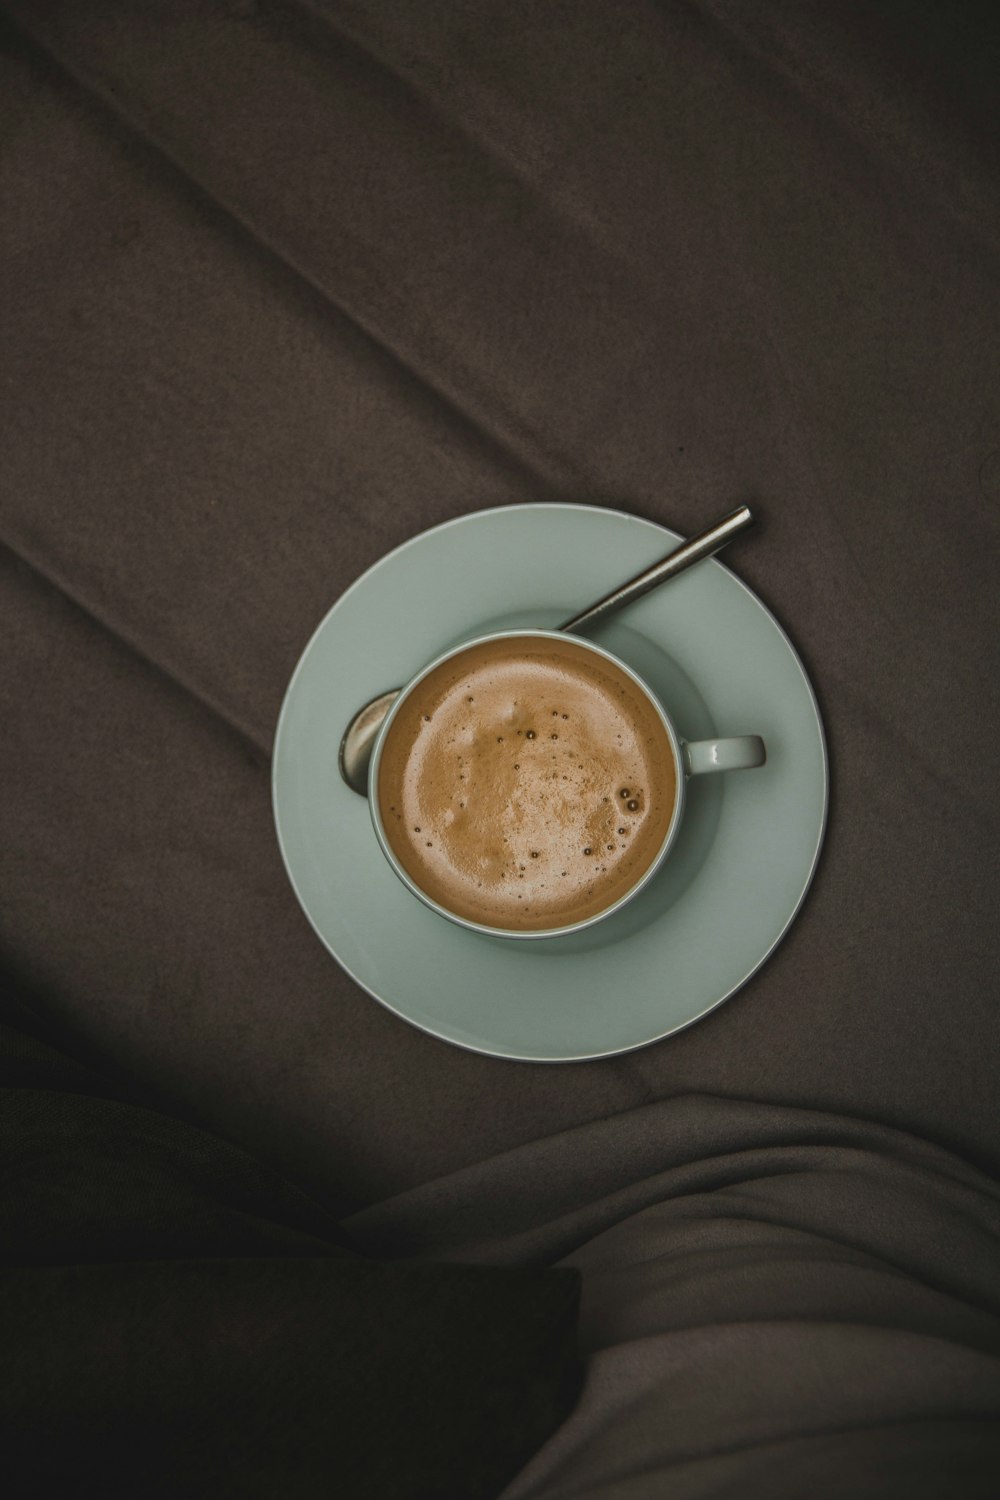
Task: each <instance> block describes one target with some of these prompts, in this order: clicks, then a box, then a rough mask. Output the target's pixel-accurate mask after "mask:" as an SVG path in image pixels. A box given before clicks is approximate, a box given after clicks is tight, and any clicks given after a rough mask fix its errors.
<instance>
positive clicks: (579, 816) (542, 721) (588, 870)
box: [377, 636, 677, 932]
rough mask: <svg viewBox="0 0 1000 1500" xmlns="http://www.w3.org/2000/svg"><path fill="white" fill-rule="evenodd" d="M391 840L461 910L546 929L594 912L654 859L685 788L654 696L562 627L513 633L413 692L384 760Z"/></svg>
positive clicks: (383, 803) (425, 883) (429, 888)
mask: <svg viewBox="0 0 1000 1500" xmlns="http://www.w3.org/2000/svg"><path fill="white" fill-rule="evenodd" d="M377 795H378V804H379V811H380V813H381V817H382V823H383V826H384V829H385V834H386V839H387V842H388V844H389V846H390V848H391V849H392V851H393V853H394V854H395V856H396V858H397V859H398V861H399V863H400V864H401V865H402V866H403V868H404V869H405V870H406V872H407V874H408V875H409V876H410V878H411V879H412V880H413V881H414V882H415V883H416V884H417V885H418V886H419V887H420V889H421V890H422V891H424V892H425V894H426V895H428V896H429V897H430V898H431V899H432V900H434V901H436V902H438V903H439V904H440V905H441V906H444V907H447V909H448V910H449V911H450V912H453V913H454V914H455V915H456V916H460V917H464V918H466V919H467V920H469V921H473V922H478V923H482V924H483V925H485V926H489V927H503V928H508V929H515V930H517V931H524V932H527V931H540V930H543V929H547V928H559V927H568V926H571V925H573V924H575V923H577V922H581V921H584V920H586V919H587V918H588V917H592V916H595V915H597V913H599V912H601V911H604V910H605V909H606V908H607V907H609V906H611V905H612V904H613V903H614V902H615V901H617V900H618V899H619V897H621V896H624V895H625V894H626V892H628V891H629V890H630V889H631V888H632V887H633V886H634V885H635V883H636V881H637V880H639V878H640V877H641V876H642V875H643V873H644V872H645V871H646V870H647V869H648V868H649V866H650V865H651V864H652V862H653V860H654V859H655V858H656V856H657V854H658V853H659V851H660V848H661V846H662V844H663V841H664V839H665V838H666V835H667V832H668V830H669V828H670V823H671V819H672V817H673V813H674V805H675V802H676V797H677V784H676V767H675V761H674V753H673V749H672V746H671V742H670V738H669V736H668V734H667V731H666V729H665V728H664V725H663V721H662V719H661V718H660V715H659V714H658V713H657V711H656V709H655V708H654V707H653V705H652V703H651V702H650V701H649V698H648V697H647V695H646V694H645V693H644V692H643V691H642V689H641V688H640V687H639V686H638V685H637V684H636V683H635V682H634V681H633V679H632V678H631V677H629V676H628V675H627V674H626V673H625V672H622V671H621V670H620V669H619V668H617V667H616V666H615V665H614V663H613V662H610V661H608V660H607V659H606V658H605V657H603V656H599V655H598V654H597V653H595V652H592V651H589V650H588V649H587V648H586V647H584V646H582V645H580V644H579V643H577V642H574V641H573V640H571V639H569V638H567V639H566V640H565V641H559V640H552V639H547V638H539V637H533V636H522V637H507V638H504V639H499V640H492V641H487V642H484V643H483V644H482V645H479V646H472V647H470V648H469V649H468V650H467V651H463V652H460V653H458V654H457V655H455V656H452V657H449V659H448V660H447V661H445V662H443V663H442V664H441V665H440V666H438V667H436V668H435V669H434V670H433V671H432V672H430V673H428V675H427V676H426V677H425V678H424V679H423V680H422V681H421V682H420V683H418V684H417V686H416V687H415V688H414V689H412V690H411V692H410V694H409V695H408V697H407V699H406V701H405V702H404V703H403V704H402V706H401V708H400V709H399V711H398V713H397V714H396V717H395V718H394V720H393V722H392V723H391V725H390V726H389V729H388V731H387V733H386V737H385V742H384V745H383V748H382V755H381V761H380V764H379V767H378V786H377Z"/></svg>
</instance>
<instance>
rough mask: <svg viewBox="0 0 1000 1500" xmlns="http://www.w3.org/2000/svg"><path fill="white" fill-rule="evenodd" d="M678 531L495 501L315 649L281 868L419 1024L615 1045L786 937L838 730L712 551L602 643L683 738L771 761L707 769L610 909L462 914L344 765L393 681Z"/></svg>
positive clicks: (359, 587) (520, 1045)
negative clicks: (412, 873) (360, 725)
mask: <svg viewBox="0 0 1000 1500" xmlns="http://www.w3.org/2000/svg"><path fill="white" fill-rule="evenodd" d="M680 540H681V538H680V537H679V536H678V535H677V534H676V533H675V532H673V531H668V530H666V529H665V528H664V527H661V526H655V525H653V524H652V523H651V522H649V521H641V520H639V519H637V518H636V517H635V516H629V515H625V514H623V513H621V512H620V511H612V510H600V509H597V508H594V507H590V506H583V505H512V506H508V507H504V508H501V509H496V510H483V511H476V512H473V513H472V514H471V515H467V516H462V517H460V518H459V519H457V520H455V521H449V522H448V523H447V524H445V525H444V526H437V527H435V528H434V529H433V530H431V531H425V532H423V533H422V534H421V535H420V536H417V537H414V538H413V539H412V541H409V542H406V543H405V544H404V545H403V546H402V547H398V548H397V549H396V550H395V551H394V552H390V553H389V554H388V556H386V557H384V558H382V560H381V561H380V562H378V563H376V564H375V566H374V567H372V568H369V570H368V572H367V573H365V574H363V575H362V577H361V578H359V579H358V580H357V582H356V583H354V584H352V586H351V587H350V588H349V589H348V590H347V592H346V593H345V594H343V595H342V596H341V598H340V599H338V600H337V602H336V604H335V605H334V606H333V608H332V609H331V610H330V612H329V614H328V615H327V616H326V618H325V619H324V620H323V622H322V624H321V625H320V626H319V628H318V629H317V630H316V632H315V634H314V635H313V637H312V640H311V641H310V642H309V644H308V646H307V647H306V649H305V651H304V652H303V655H302V658H301V660H300V661H299V664H298V666H297V667H296V669H295V672H294V674H293V676H292V680H291V682H290V684H289V687H288V691H287V693H286V695H285V701H284V704H283V706H282V709H281V715H280V718H279V720H278V729H277V736H276V739H275V746H274V759H273V771H272V774H273V796H274V815H275V822H276V825H277V830H278V841H279V844H280V846H281V852H282V856H283V858H284V861H285V867H286V869H287V871H288V876H289V879H290V880H291V882H292V886H293V888H294V890H295V893H296V895H297V896H298V899H299V901H300V903H301V905H302V908H303V910H304V911H305V913H306V916H307V917H308V918H309V921H310V922H311V923H312V925H313V927H314V928H315V930H316V932H317V934H318V935H319V937H320V938H321V940H322V941H323V942H324V943H325V944H326V946H327V948H329V950H330V952H331V953H332V955H333V956H334V958H336V959H337V961H338V963H340V964H341V965H342V966H343V967H344V968H345V969H346V970H347V972H348V974H350V975H351V976H352V978H354V979H355V980H356V981H357V982H358V984H360V985H361V986H362V988H363V989H365V990H367V991H368V993H369V994H370V995H371V996H372V997H373V998H374V999H376V1000H378V1001H380V1002H381V1003H382V1004H383V1005H385V1006H387V1007H388V1009H389V1010H392V1011H395V1013H396V1014H397V1015H398V1016H401V1017H402V1018H403V1019H404V1020H406V1021H409V1022H411V1023H412V1024H413V1025H414V1026H419V1027H421V1028H422V1029H423V1030H424V1031H428V1032H430V1033H432V1034H433V1035H434V1036H438V1037H441V1038H442V1039H443V1040H445V1041H449V1042H454V1043H456V1044H457V1045H459V1046H462V1047H469V1048H471V1049H473V1050H474V1051H477V1052H487V1053H492V1054H494V1055H495V1056H498V1057H514V1058H522V1059H525V1060H529V1061H537V1062H568V1061H574V1060H580V1059H584V1058H593V1057H607V1056H610V1055H611V1054H613V1053H617V1052H626V1051H629V1050H630V1049H632V1048H634V1047H643V1046H646V1045H647V1044H648V1043H650V1042H655V1041H659V1040H660V1039H661V1038H663V1037H666V1036H669V1035H670V1034H671V1032H674V1031H678V1030H680V1029H681V1028H682V1027H684V1026H689V1025H690V1024H691V1022H692V1021H696V1020H698V1019H699V1017H701V1016H704V1015H705V1014H706V1013H707V1012H708V1011H710V1010H713V1009H714V1008H715V1006H717V1005H720V1004H721V1003H722V1001H723V1000H726V999H728V998H729V996H730V995H732V994H733V993H734V991H736V990H738V989H739V988H740V986H741V985H743V984H745V983H746V981H747V980H748V979H749V978H750V976H751V974H753V973H754V971H755V970H756V969H758V968H760V966H761V964H762V963H764V961H765V959H766V958H767V957H768V956H769V954H770V953H772V952H773V951H774V948H775V947H776V946H777V944H778V943H779V942H780V941H781V938H782V937H783V936H784V934H785V932H786V931H787V930H788V927H789V925H790V923H791V921H792V919H793V918H794V916H795V914H796V912H797V911H798V909H799V907H800V906H801V904H802V901H803V898H804V896H805V894H806V891H807V890H808V888H809V884H810V881H811V880H812V877H813V873H814V871H815V869H816V863H817V860H818V857H819V850H820V845H821V843H822V840H823V831H824V827H825V823H826V807H827V763H826V750H825V746H824V740H823V728H822V724H821V722H820V717H819V711H818V709H817V706H816V700H815V697H814V696H813V692H812V689H811V687H810V685H809V680H808V678H807V677H806V674H805V671H804V669H803V667H802V663H801V662H800V661H799V658H798V656H797V655H796V653H795V650H794V648H793V646H792V644H791V642H790V641H789V639H788V637H787V636H786V635H785V633H784V631H783V630H782V629H781V627H780V625H778V623H777V621H776V620H775V619H774V616H773V615H771V614H770V613H769V611H768V610H767V609H765V607H764V605H763V604H761V602H760V600H759V599H757V598H756V597H755V595H754V594H752V593H751V592H750V590H749V589H748V588H747V587H746V585H745V584H742V583H741V582H740V581H739V579H738V578H736V576H735V575H734V574H733V573H731V572H730V571H729V569H728V568H726V567H724V566H723V565H722V564H721V563H718V562H716V561H714V560H711V561H708V562H703V563H699V564H698V565H697V566H696V567H694V568H693V569H692V570H691V571H690V572H689V573H686V574H684V575H683V576H682V577H680V578H678V579H677V580H676V581H675V582H673V583H669V584H667V585H665V586H664V587H663V588H662V589H660V590H658V591H656V592H655V593H652V594H649V595H647V596H646V598H645V599H642V600H640V601H639V602H638V603H637V604H634V605H632V606H630V608H629V609H628V610H627V611H626V612H625V613H623V614H622V615H621V616H619V617H618V618H617V619H615V620H612V621H610V622H608V623H607V624H606V625H603V626H601V627H600V628H598V629H595V630H594V631H593V635H592V639H593V640H595V641H597V642H599V643H600V644H602V645H605V646H607V647H608V648H609V649H610V650H611V651H613V652H615V653H616V654H617V655H618V656H620V657H622V659H623V660H625V661H626V662H628V663H629V664H630V665H631V666H633V667H634V668H635V669H636V671H637V672H639V673H640V675H641V676H642V677H644V678H645V679H646V681H647V682H648V683H649V684H650V686H651V687H652V688H653V689H654V690H655V691H656V692H657V693H658V694H659V695H660V697H661V698H662V700H663V702H664V703H665V704H666V706H667V708H668V710H669V711H670V713H671V715H672V717H673V718H674V721H675V723H676V724H677V727H678V729H679V731H680V733H681V734H682V735H683V736H684V738H685V739H705V738H708V737H710V736H712V735H716V734H718V735H730V734H732V735H735V734H747V733H749V734H760V735H762V736H763V738H764V740H765V743H766V745H767V755H768V759H767V765H766V766H764V767H763V768H762V769H760V770H755V771H753V772H747V773H743V774H735V775H731V776H726V777H722V776H712V777H700V778H698V779H697V780H696V781H694V782H692V783H691V785H690V787H689V803H688V810H687V814H686V817H685V821H684V825H683V827H682V829H681V833H680V836H679V838H678V841H677V844H676V845H675V847H674V849H673V851H672V852H671V855H670V858H669V859H668V861H667V863H666V865H665V866H664V868H663V870H662V871H661V872H660V873H659V874H658V875H657V876H656V878H655V879H654V880H653V881H651V882H650V884H649V885H648V886H647V888H646V889H645V890H644V891H643V892H642V894H641V895H640V896H638V897H637V898H636V900H635V901H633V902H632V903H630V904H629V905H628V906H626V907H625V908H624V909H623V910H622V911H621V912H620V913H617V914H616V915H614V916H611V917H609V918H608V919H607V920H606V921H604V922H600V923H598V924H597V925H596V926H595V927H593V928H590V929H588V930H587V931H585V932H581V933H577V934H573V935H570V936H567V937H560V938H549V939H546V940H545V941H543V942H537V943H510V942H505V941H503V940H502V939H496V938H489V937H484V936H482V935H480V934H477V933H472V932H466V931H463V929H462V928H460V927H457V926H455V925H454V924H453V923H451V922H448V921H446V920H445V919H444V918H442V917H440V916H438V915H437V914H436V913H435V912H433V911H430V910H429V909H428V908H427V907H425V906H424V905H422V904H421V902H420V901H418V900H417V899H416V898H415V897H414V896H412V895H411V894H410V892H409V891H407V890H406V889H405V887H404V886H403V885H402V884H401V883H400V882H399V880H397V878H396V876H395V875H394V873H393V871H392V870H391V869H390V867H389V865H388V864H387V862H386V860H385V858H384V857H383V855H382V853H381V851H380V849H379V847H378V844H377V842H376V839H375V835H374V832H373V831H372V825H371V819H370V817H369V815H368V808H367V806H366V805H365V803H364V801H363V799H362V798H360V797H358V796H357V795H356V794H355V793H354V792H351V791H349V790H348V788H347V787H346V786H345V785H344V784H343V782H342V781H341V779H340V776H339V773H338V770H337V747H338V745H339V743H340V738H341V735H342V734H343V731H344V728H345V726H346V724H347V722H348V720H349V719H350V718H351V716H352V714H353V713H354V712H355V710H356V709H357V708H359V707H360V706H361V704H363V703H365V702H366V701H367V700H368V699H369V698H371V697H372V696H373V695H374V694H375V693H377V692H378V691H379V690H383V689H388V688H392V687H398V686H399V685H400V684H401V683H404V682H406V681H408V679H409V678H410V677H412V676H413V675H414V674H415V673H416V672H417V670H418V669H419V668H420V667H421V666H423V665H424V663H425V662H427V661H429V660H430V659H431V658H432V657H434V656H436V655H438V654H440V653H441V652H442V651H443V650H446V649H447V648H448V647H450V646H452V645H457V644H458V643H459V642H461V641H463V640H467V639H470V638H471V637H473V636H475V635H481V634H482V633H484V632H485V631H488V630H497V629H504V628H509V627H513V626H519V625H533V626H543V627H549V628H552V627H554V626H555V625H557V624H558V622H559V621H560V620H562V619H565V618H566V616H567V615H569V614H571V613H572V612H573V611H574V610H576V609H579V608H581V607H582V606H584V605H585V604H587V603H589V602H590V601H591V600H593V599H597V598H599V597H600V596H601V595H602V594H605V593H607V591H608V589H609V588H611V587H613V586H614V585H615V584H617V583H619V582H621V581H622V579H625V578H628V577H630V576H631V575H632V574H634V573H637V572H638V571H639V570H640V569H641V568H643V567H646V566H648V565H649V564H650V563H651V562H654V561H655V560H656V559H657V558H658V557H660V556H662V555H663V554H664V553H666V552H667V551H669V550H670V547H671V545H672V544H676V543H678V542H679V541H680ZM358 1003H359V1004H362V1003H364V1002H362V1001H361V1000H360V999H359V1001H358Z"/></svg>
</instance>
